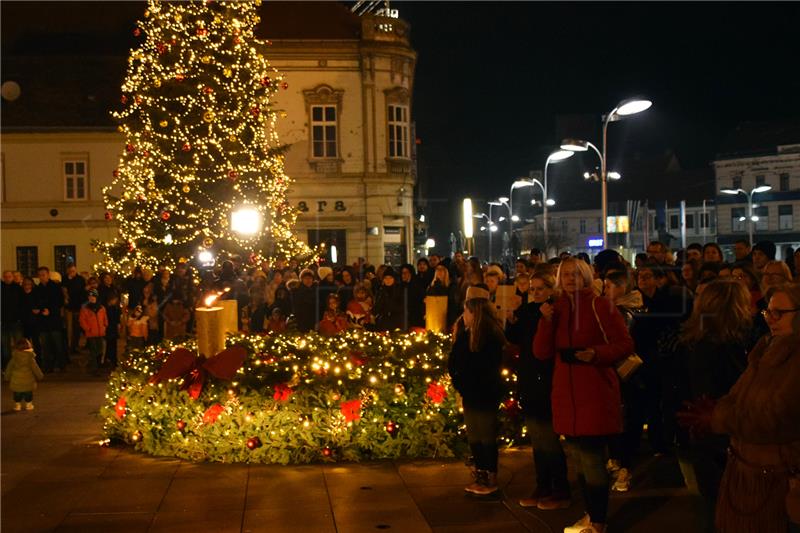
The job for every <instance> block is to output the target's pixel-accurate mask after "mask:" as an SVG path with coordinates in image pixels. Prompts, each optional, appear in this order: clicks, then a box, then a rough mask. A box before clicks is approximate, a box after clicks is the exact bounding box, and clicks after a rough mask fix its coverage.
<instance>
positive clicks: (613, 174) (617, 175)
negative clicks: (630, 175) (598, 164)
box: [608, 170, 622, 180]
mask: <svg viewBox="0 0 800 533" xmlns="http://www.w3.org/2000/svg"><path fill="white" fill-rule="evenodd" d="M621 177H622V174H620V173H619V172H615V171H613V170H612V171H611V172H609V173H608V179H610V180H618V179H620V178H621Z"/></svg>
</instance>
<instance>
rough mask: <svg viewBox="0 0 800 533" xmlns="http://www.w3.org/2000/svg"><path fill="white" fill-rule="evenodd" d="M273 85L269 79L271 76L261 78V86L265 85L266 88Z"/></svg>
mask: <svg viewBox="0 0 800 533" xmlns="http://www.w3.org/2000/svg"><path fill="white" fill-rule="evenodd" d="M271 84H272V80H271V79H270V78H269V76H264V77H263V78H261V85H263V86H264V87H269V86H270V85H271Z"/></svg>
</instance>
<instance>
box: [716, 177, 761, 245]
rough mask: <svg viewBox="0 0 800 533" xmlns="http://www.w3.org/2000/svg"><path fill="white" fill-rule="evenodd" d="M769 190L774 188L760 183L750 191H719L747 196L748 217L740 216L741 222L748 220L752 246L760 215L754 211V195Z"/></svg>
mask: <svg viewBox="0 0 800 533" xmlns="http://www.w3.org/2000/svg"><path fill="white" fill-rule="evenodd" d="M769 190H772V187H771V186H770V185H759V186H758V187H753V188H752V189H750V192H748V191H746V190H744V189H720V191H719V192H721V193H723V194H730V195H733V196H736V195H739V194H744V195H745V197H747V217H739V222H744V221H745V220H747V224H748V229H749V233H750V246H752V245H753V226H754V225H755V223H756V222H758V216H756V215H755V214H754V213H753V195H754V194H756V193H759V192H767V191H769Z"/></svg>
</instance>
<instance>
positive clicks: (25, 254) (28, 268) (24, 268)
mask: <svg viewBox="0 0 800 533" xmlns="http://www.w3.org/2000/svg"><path fill="white" fill-rule="evenodd" d="M37 268H39V248H38V247H37V246H17V270H19V271H20V272H22V275H23V276H29V277H35V276H36V269H37Z"/></svg>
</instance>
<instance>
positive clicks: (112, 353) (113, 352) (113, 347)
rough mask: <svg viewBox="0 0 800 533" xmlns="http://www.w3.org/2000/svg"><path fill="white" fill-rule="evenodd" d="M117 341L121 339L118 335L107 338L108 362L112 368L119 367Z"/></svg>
mask: <svg viewBox="0 0 800 533" xmlns="http://www.w3.org/2000/svg"><path fill="white" fill-rule="evenodd" d="M117 340H119V337H117V336H116V335H115V336H113V337H111V336H108V335H107V336H106V361H108V362H109V363H110V364H111V366H112V367H114V366H117Z"/></svg>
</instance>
